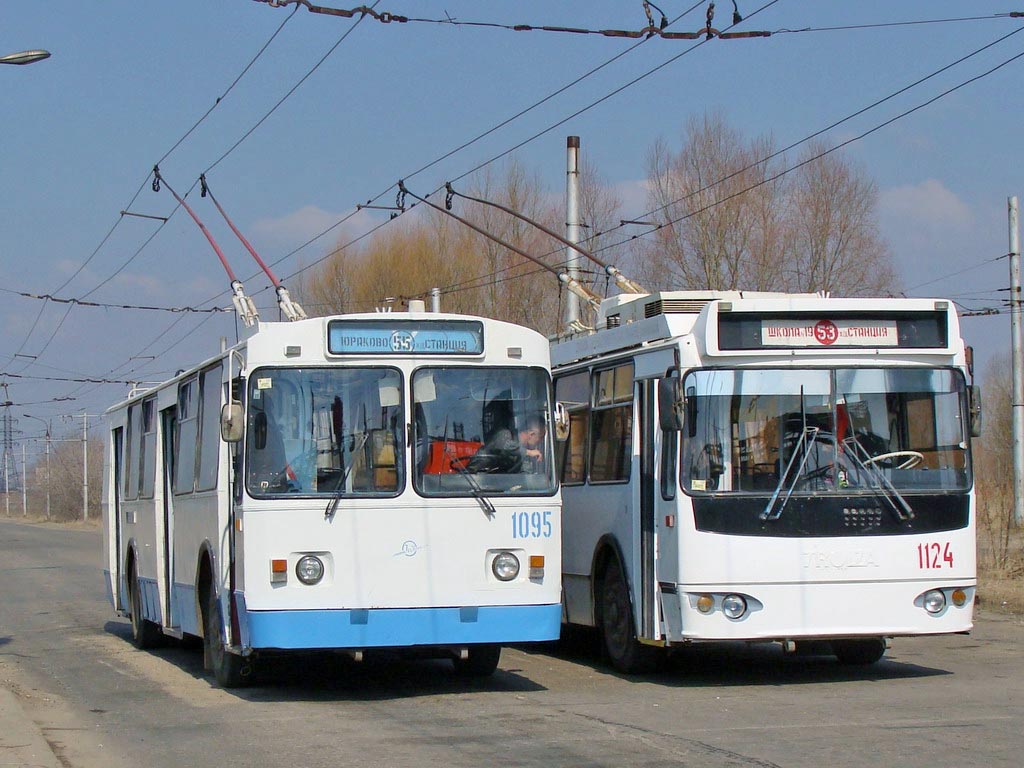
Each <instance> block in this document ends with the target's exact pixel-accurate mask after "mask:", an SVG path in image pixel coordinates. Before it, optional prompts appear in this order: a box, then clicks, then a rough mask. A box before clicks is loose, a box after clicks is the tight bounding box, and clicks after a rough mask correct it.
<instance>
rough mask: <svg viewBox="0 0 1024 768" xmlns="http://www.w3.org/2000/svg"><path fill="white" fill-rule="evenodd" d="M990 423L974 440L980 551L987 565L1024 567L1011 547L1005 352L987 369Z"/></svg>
mask: <svg viewBox="0 0 1024 768" xmlns="http://www.w3.org/2000/svg"><path fill="white" fill-rule="evenodd" d="M984 382H985V398H984V403H985V422H984V429H983V434H982V437H981V438H980V439H976V440H975V441H974V473H975V482H976V487H977V491H978V536H979V544H980V546H979V548H978V550H979V555H980V560H981V562H982V564H984V565H986V566H988V567H989V568H993V569H996V570H1000V571H1007V570H1014V568H1016V569H1020V568H1022V567H1024V552H1021V551H1020V549H1019V547H1018V548H1017V549H1016V550H1015V549H1014V548H1013V546H1012V541H1013V538H1012V535H1011V534H1012V532H1013V528H1014V523H1013V483H1012V481H1011V480H1010V478H1012V477H1013V456H1012V453H1011V451H1008V450H1007V446H1008V445H1012V444H1013V421H1012V420H1013V416H1012V413H1011V411H1012V409H1011V405H1010V404H1011V403H1012V402H1013V397H1012V391H1013V385H1012V381H1011V376H1010V362H1009V360H1008V359H1007V358H1006V357H1005V356H1004V357H1002V358H997V359H995V360H993V361H992V362H991V363H990V364H989V366H988V367H987V368H986V370H985V376H984Z"/></svg>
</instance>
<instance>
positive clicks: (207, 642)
mask: <svg viewBox="0 0 1024 768" xmlns="http://www.w3.org/2000/svg"><path fill="white" fill-rule="evenodd" d="M206 606H207V607H206V627H205V628H204V629H205V632H204V635H203V665H204V666H205V667H206V669H209V670H211V671H212V672H213V677H214V679H215V680H216V681H217V684H218V685H219V686H220V687H221V688H239V687H241V686H243V685H246V684H247V683H248V677H249V675H250V674H251V673H252V659H247V658H243V657H242V656H239V655H238V654H237V653H231V652H230V651H228V650H227V649H226V648H225V647H224V640H223V639H222V637H221V627H222V626H223V625H224V622H223V621H222V618H221V611H220V600H218V599H217V596H216V595H215V594H214V593H213V590H212V589H211V590H210V594H209V597H208V599H207V603H206Z"/></svg>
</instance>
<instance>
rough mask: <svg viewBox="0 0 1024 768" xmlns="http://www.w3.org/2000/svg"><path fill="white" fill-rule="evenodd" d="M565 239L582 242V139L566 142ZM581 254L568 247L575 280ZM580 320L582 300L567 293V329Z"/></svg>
mask: <svg viewBox="0 0 1024 768" xmlns="http://www.w3.org/2000/svg"><path fill="white" fill-rule="evenodd" d="M565 148H566V169H565V239H566V240H568V241H569V242H570V243H578V242H579V241H580V137H579V136H568V137H566V141H565ZM579 259H580V254H579V252H578V251H576V249H574V248H570V247H569V246H566V249H565V264H566V272H567V273H568V275H569V277H570V278H571V279H573V280H578V279H579V276H580V266H579V265H580V261H579ZM579 319H580V300H579V298H578V297H577V296H576V294H574V293H572V292H571V291H566V296H565V327H566V330H569V329H571V328H572V327H573V326H574V325H575V324H576V323H578V322H579Z"/></svg>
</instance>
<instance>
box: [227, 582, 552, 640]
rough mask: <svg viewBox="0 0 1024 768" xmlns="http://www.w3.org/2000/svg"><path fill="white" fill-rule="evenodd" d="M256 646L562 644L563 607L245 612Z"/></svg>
mask: <svg viewBox="0 0 1024 768" xmlns="http://www.w3.org/2000/svg"><path fill="white" fill-rule="evenodd" d="M239 606H240V607H242V608H243V611H242V614H243V615H244V616H245V618H244V619H243V621H242V622H241V623H242V626H243V627H244V630H243V643H244V644H245V645H247V646H248V647H250V648H282V649H299V648H384V647H404V646H414V645H461V644H464V643H522V642H532V641H543V640H557V639H558V633H559V630H560V629H561V623H562V606H561V605H560V604H558V603H556V604H554V605H510V606H493V605H488V606H480V607H467V608H372V609H364V610H318V611H298V610H296V611H245V610H244V597H242V596H241V595H239Z"/></svg>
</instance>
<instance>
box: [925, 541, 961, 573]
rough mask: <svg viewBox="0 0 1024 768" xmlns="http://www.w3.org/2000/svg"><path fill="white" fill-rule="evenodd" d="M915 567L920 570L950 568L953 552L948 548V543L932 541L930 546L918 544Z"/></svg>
mask: <svg viewBox="0 0 1024 768" xmlns="http://www.w3.org/2000/svg"><path fill="white" fill-rule="evenodd" d="M943 563H945V565H943ZM917 567H918V568H921V569H922V570H927V569H934V568H952V567H953V550H952V549H950V548H949V542H948V541H947V542H945V543H939V542H937V541H933V542H932V543H931V544H918V545H917Z"/></svg>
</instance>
